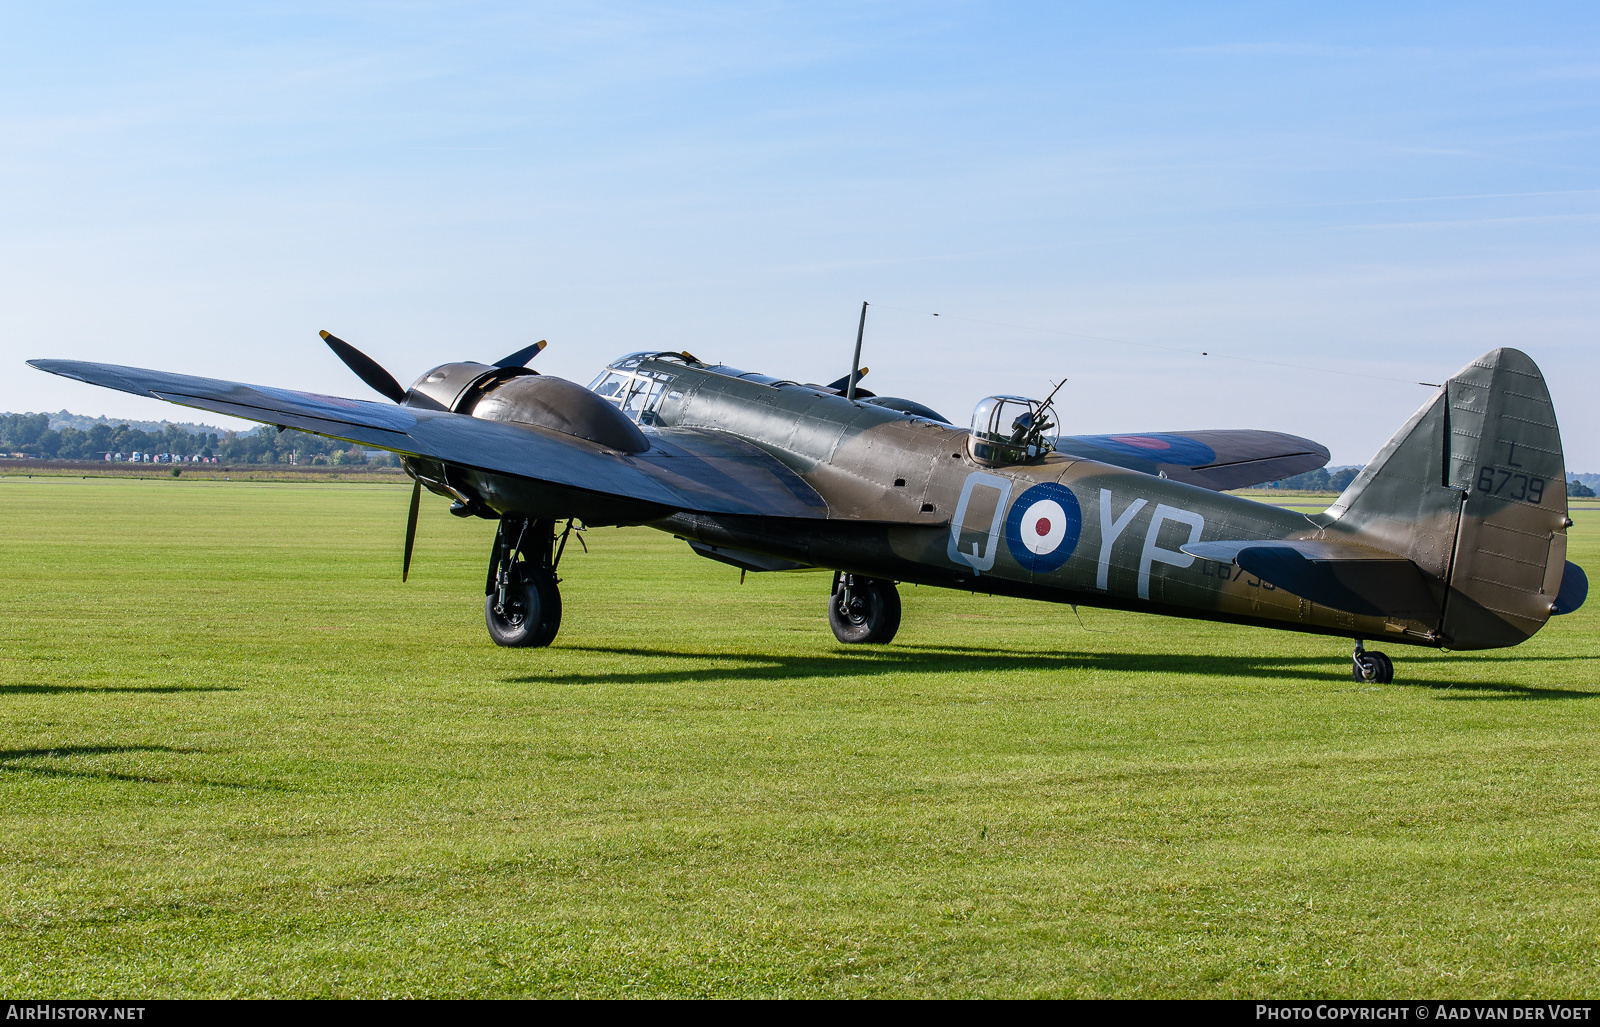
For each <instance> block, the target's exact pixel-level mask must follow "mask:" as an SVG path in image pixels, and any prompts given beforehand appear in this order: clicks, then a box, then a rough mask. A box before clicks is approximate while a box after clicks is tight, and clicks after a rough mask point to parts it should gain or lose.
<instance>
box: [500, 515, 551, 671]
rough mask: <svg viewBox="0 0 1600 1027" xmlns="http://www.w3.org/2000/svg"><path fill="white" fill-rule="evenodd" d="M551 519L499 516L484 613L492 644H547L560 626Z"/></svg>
mask: <svg viewBox="0 0 1600 1027" xmlns="http://www.w3.org/2000/svg"><path fill="white" fill-rule="evenodd" d="M555 540H556V535H555V522H554V521H534V520H527V519H525V518H521V517H502V518H501V519H500V530H499V531H498V532H496V533H495V537H494V552H493V554H492V555H491V556H490V557H489V580H488V582H487V583H486V584H485V586H484V591H485V593H486V594H487V597H486V598H485V599H484V601H483V619H484V621H485V622H487V624H488V625H489V637H490V638H492V639H494V643H495V645H503V646H513V647H533V646H544V645H549V644H550V643H551V642H553V641H555V637H556V632H557V631H559V630H561V591H560V589H559V588H557V587H556V583H557V582H558V581H559V580H560V579H559V578H557V577H556V561H557V560H559V559H560V555H559V553H558V552H557V551H556V549H555Z"/></svg>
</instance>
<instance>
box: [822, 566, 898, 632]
mask: <svg viewBox="0 0 1600 1027" xmlns="http://www.w3.org/2000/svg"><path fill="white" fill-rule="evenodd" d="M828 626H829V627H831V628H832V629H833V637H834V638H837V639H838V640H839V641H841V642H844V643H846V644H847V645H855V644H859V643H872V644H876V645H883V644H885V643H888V642H891V641H893V640H894V635H895V632H897V631H899V630H900V593H899V591H897V590H896V589H895V587H894V582H892V581H884V580H882V579H881V578H865V577H862V576H861V575H859V574H835V575H834V576H833V595H832V596H831V597H830V598H829V600H828Z"/></svg>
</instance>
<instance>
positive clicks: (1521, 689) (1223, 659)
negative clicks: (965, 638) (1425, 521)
mask: <svg viewBox="0 0 1600 1027" xmlns="http://www.w3.org/2000/svg"><path fill="white" fill-rule="evenodd" d="M572 648H574V649H578V650H581V651H584V652H591V653H597V654H605V655H608V656H629V657H669V658H673V659H682V660H696V661H704V662H709V663H712V664H718V665H717V666H711V667H697V668H692V669H681V668H675V669H671V670H637V671H610V672H607V671H602V672H599V673H593V674H553V675H548V676H544V675H525V676H521V677H515V678H508V679H506V680H507V681H509V682H511V683H515V684H555V685H562V684H617V685H648V684H684V683H688V682H695V681H698V682H716V681H786V680H794V679H800V678H818V677H820V678H839V677H858V676H875V675H882V674H943V673H952V672H954V673H962V674H974V673H980V674H981V673H990V674H995V673H1006V672H1015V671H1063V670H1102V671H1110V672H1119V673H1135V674H1193V675H1206V676H1215V677H1259V676H1262V675H1266V674H1275V673H1278V672H1281V671H1283V670H1293V671H1294V672H1295V675H1296V677H1298V678H1300V679H1302V680H1315V681H1328V682H1339V683H1342V684H1351V683H1352V682H1351V681H1350V674H1349V672H1348V671H1347V670H1344V669H1343V667H1344V664H1343V663H1342V662H1341V661H1339V660H1337V659H1334V658H1331V657H1327V658H1325V657H1318V656H1221V655H1215V654H1208V653H1197V654H1196V653H1182V654H1179V653H1026V652H1023V653H1019V652H1014V651H1012V650H1007V649H998V648H985V647H982V646H940V645H932V646H896V647H895V648H894V649H892V650H887V649H886V650H881V651H878V652H872V653H863V652H859V651H857V652H839V653H835V654H818V655H814V656H791V655H779V654H776V653H750V654H738V653H722V652H684V651H674V650H660V649H635V648H627V647H620V646H573V647H572ZM1426 659H1427V662H1430V663H1431V662H1440V663H1444V662H1470V663H1486V664H1488V663H1498V662H1509V661H1517V662H1524V663H1526V662H1551V663H1561V662H1567V661H1574V660H1584V659H1588V657H1583V656H1517V657H1511V656H1476V655H1474V656H1460V655H1454V654H1452V655H1439V656H1434V655H1431V654H1430V655H1429V656H1428V657H1427V658H1426ZM1335 668H1339V669H1335ZM1385 687H1387V686H1385ZM1395 687H1407V686H1395ZM1409 687H1418V688H1427V689H1429V690H1431V691H1436V692H1439V693H1441V694H1440V695H1439V696H1438V698H1441V699H1445V698H1448V699H1589V698H1593V697H1596V696H1600V692H1592V691H1584V690H1580V689H1569V688H1539V687H1535V686H1531V685H1519V684H1513V683H1509V682H1495V681H1471V682H1464V683H1463V682H1452V683H1448V684H1434V683H1431V682H1416V683H1415V684H1413V685H1411V686H1409ZM1485 692H1487V693H1492V694H1488V695H1481V694H1471V693H1485Z"/></svg>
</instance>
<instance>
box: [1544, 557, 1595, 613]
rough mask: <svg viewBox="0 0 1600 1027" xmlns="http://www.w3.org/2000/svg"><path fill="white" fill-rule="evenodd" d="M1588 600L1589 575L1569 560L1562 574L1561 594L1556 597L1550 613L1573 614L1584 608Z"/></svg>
mask: <svg viewBox="0 0 1600 1027" xmlns="http://www.w3.org/2000/svg"><path fill="white" fill-rule="evenodd" d="M1587 598H1589V575H1587V574H1585V573H1583V568H1582V567H1579V566H1578V565H1577V564H1575V563H1573V562H1572V561H1571V560H1568V561H1567V566H1566V568H1565V569H1564V570H1563V572H1562V574H1561V592H1560V594H1558V595H1557V596H1556V601H1555V604H1554V605H1553V606H1552V607H1551V610H1550V612H1551V613H1554V614H1563V613H1571V612H1572V611H1574V610H1576V609H1577V608H1578V607H1580V606H1582V605H1583V601H1584V600H1585V599H1587Z"/></svg>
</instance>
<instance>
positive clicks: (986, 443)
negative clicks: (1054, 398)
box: [967, 396, 1061, 467]
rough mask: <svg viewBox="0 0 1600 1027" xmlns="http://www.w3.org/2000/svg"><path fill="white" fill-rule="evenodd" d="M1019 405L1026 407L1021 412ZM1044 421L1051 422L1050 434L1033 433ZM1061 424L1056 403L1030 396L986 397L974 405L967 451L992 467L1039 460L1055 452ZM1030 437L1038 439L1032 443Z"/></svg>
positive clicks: (1049, 424)
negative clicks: (1033, 428) (1034, 426)
mask: <svg viewBox="0 0 1600 1027" xmlns="http://www.w3.org/2000/svg"><path fill="white" fill-rule="evenodd" d="M1019 407H1020V408H1024V409H1022V410H1020V411H1018V408H1019ZM1008 408H1009V409H1008ZM1025 418H1026V419H1027V421H1028V423H1027V424H1024V423H1023V422H1024V419H1025ZM1041 421H1043V422H1045V423H1047V424H1048V428H1047V429H1046V431H1048V432H1049V434H1047V435H1046V434H1042V433H1038V434H1031V433H1030V431H1029V429H1030V427H1031V426H1032V425H1036V424H1039V423H1040V422H1041ZM1002 422H1004V423H1002ZM1060 424H1061V419H1060V416H1059V415H1058V414H1057V413H1056V409H1055V404H1054V403H1053V402H1046V401H1043V400H1037V399H1029V398H1028V397H1026V396H985V397H983V399H980V400H979V401H978V403H977V405H976V406H974V407H973V408H972V426H971V428H970V429H969V431H968V435H967V452H968V453H969V454H970V455H971V456H972V458H973V459H974V460H976V461H978V462H979V463H981V464H985V465H987V466H990V467H1004V466H1006V465H1008V464H1023V463H1028V462H1029V461H1032V460H1039V459H1042V458H1043V457H1045V456H1048V455H1049V454H1050V453H1052V452H1054V451H1055V448H1056V446H1055V440H1056V438H1057V436H1058V434H1059V431H1060ZM1029 438H1033V439H1034V441H1033V442H1031V443H1030V442H1029V441H1028V440H1029Z"/></svg>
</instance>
